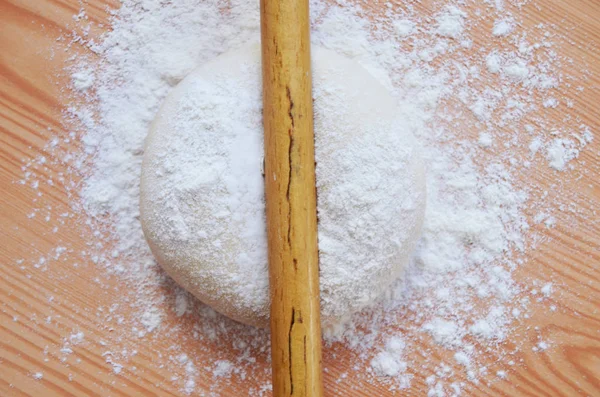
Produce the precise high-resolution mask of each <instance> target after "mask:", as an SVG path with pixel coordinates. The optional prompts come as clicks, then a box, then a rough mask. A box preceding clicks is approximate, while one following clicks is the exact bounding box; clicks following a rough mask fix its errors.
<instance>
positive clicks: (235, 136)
mask: <svg viewBox="0 0 600 397" xmlns="http://www.w3.org/2000/svg"><path fill="white" fill-rule="evenodd" d="M313 76H314V77H313V85H314V89H313V96H314V109H315V149H316V162H317V169H316V170H317V193H318V217H319V224H318V227H319V235H318V238H319V260H320V283H321V284H320V285H321V316H322V321H323V326H324V327H325V329H327V328H328V327H332V326H335V325H336V324H338V323H339V322H340V321H342V320H344V319H345V318H347V317H348V316H350V315H351V314H353V313H355V312H357V311H359V310H361V309H363V308H364V307H365V306H367V305H369V304H370V303H372V302H373V301H375V300H376V299H377V298H378V297H379V296H380V295H381V294H382V292H384V291H385V290H386V289H387V288H389V287H390V285H391V284H392V283H393V282H394V281H395V280H397V279H398V277H400V276H401V275H402V273H403V269H404V268H405V266H406V265H407V263H408V261H409V259H410V256H411V253H412V251H413V249H414V247H415V244H416V242H417V240H418V239H419V236H420V233H421V227H422V223H423V214H424V206H425V177H424V170H423V163H422V160H421V158H420V151H419V149H418V146H417V144H416V142H415V139H414V137H413V134H412V128H413V127H411V124H410V122H409V121H408V120H407V117H406V116H405V115H404V116H403V115H400V114H398V110H397V108H396V106H395V101H394V99H393V98H392V97H391V96H390V93H389V92H388V91H387V90H386V89H385V88H384V87H383V86H382V85H381V84H380V83H379V82H378V81H377V80H376V79H375V78H373V77H372V76H371V75H370V74H369V73H368V72H367V71H366V70H365V69H363V68H362V67H361V66H360V65H359V64H358V63H356V62H354V61H352V60H349V59H346V58H344V57H342V56H339V55H337V54H335V53H332V52H330V51H327V50H323V49H319V48H314V49H313ZM261 84H262V83H261V68H260V48H259V47H258V46H256V45H254V46H248V47H245V48H242V49H239V50H235V51H232V52H229V53H226V54H224V55H221V56H219V57H218V58H216V59H215V60H213V61H212V62H209V63H207V64H205V65H203V66H201V67H200V68H199V69H197V70H195V71H194V72H193V73H191V74H190V75H189V76H188V77H187V78H186V79H185V80H183V81H182V82H181V83H180V84H179V85H178V86H177V87H176V88H175V89H174V90H173V91H172V92H171V93H170V95H169V96H168V97H167V99H166V101H165V103H164V104H163V106H162V108H161V109H160V111H159V112H158V114H157V115H156V118H155V120H154V122H153V124H152V128H151V131H150V134H149V135H148V137H147V141H146V147H145V153H144V160H143V166H142V178H141V199H140V207H141V221H142V226H143V230H144V234H145V236H146V239H147V240H148V243H149V245H150V248H151V249H152V252H153V253H154V255H155V257H156V258H157V260H158V262H159V263H160V264H161V265H162V267H163V268H164V269H165V271H166V272H167V273H168V274H169V275H170V276H171V277H173V278H174V279H175V280H176V281H177V282H178V283H179V284H180V285H182V286H183V287H184V288H185V289H187V290H188V291H189V292H191V293H192V294H193V295H195V296H196V297H197V298H198V299H200V300H201V301H202V302H204V303H206V304H208V305H210V306H212V307H213V308H214V309H215V310H217V311H219V312H221V313H223V314H225V315H227V316H229V317H231V318H233V319H235V320H237V321H240V322H242V323H246V324H252V325H256V326H260V327H266V326H267V325H268V317H269V285H268V264H267V237H266V219H265V203H264V190H263V189H264V185H263V183H264V182H263V174H262V166H263V130H262V115H261V112H262V99H261V90H262V88H261Z"/></svg>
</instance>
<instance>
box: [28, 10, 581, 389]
mask: <svg viewBox="0 0 600 397" xmlns="http://www.w3.org/2000/svg"><path fill="white" fill-rule="evenodd" d="M338 3H339V4H340V5H331V6H328V5H326V4H325V2H323V1H320V0H315V1H312V2H311V6H312V15H313V36H312V39H313V42H314V43H315V44H318V45H320V46H322V47H325V48H328V49H331V50H334V51H337V52H339V53H341V54H344V55H346V56H349V57H352V58H354V59H356V60H357V61H358V62H360V63H361V64H362V65H363V66H364V67H365V68H367V69H368V70H369V71H370V72H371V73H372V74H373V75H374V76H375V77H376V78H377V79H378V80H380V81H381V82H382V84H384V85H385V86H386V87H388V88H389V89H390V90H391V91H392V92H393V94H394V96H395V98H396V99H397V101H398V106H399V108H400V110H401V112H402V113H404V114H406V115H409V116H407V117H410V122H411V123H412V124H414V125H415V126H417V127H418V128H417V129H418V130H419V131H420V136H418V138H419V140H420V141H421V144H422V145H423V146H424V147H425V157H426V161H427V163H428V180H427V188H428V197H427V213H426V220H425V230H424V234H423V238H422V240H421V243H420V245H419V248H418V250H417V252H416V254H415V257H414V260H413V263H412V265H411V267H410V269H409V271H408V274H407V277H406V280H403V281H402V282H400V283H398V285H396V286H395V287H394V288H393V289H392V290H391V291H390V292H389V293H388V294H387V296H386V298H385V299H384V300H383V302H381V304H380V305H379V306H378V307H377V308H375V309H373V310H371V311H369V312H368V313H363V314H362V315H357V316H356V318H355V320H354V322H353V323H352V324H351V325H350V326H348V327H347V328H346V329H343V330H340V334H339V336H338V339H337V341H339V342H341V343H343V344H344V345H345V346H346V348H348V349H352V350H353V351H355V352H356V354H357V356H358V357H359V361H358V362H357V363H356V365H354V366H351V367H352V370H351V374H346V375H345V376H341V377H340V379H337V381H338V382H344V380H345V379H346V378H352V379H354V381H356V380H357V379H358V380H361V379H363V380H369V381H373V380H374V381H376V382H384V383H386V384H387V385H388V386H389V387H390V389H395V388H408V387H411V380H412V378H413V377H415V376H419V374H420V373H421V372H422V371H423V370H424V368H426V369H427V370H428V371H429V372H431V373H433V375H431V376H429V377H428V378H427V379H426V384H427V385H428V388H429V391H430V395H433V396H437V395H440V396H442V395H458V394H460V392H461V390H463V389H464V388H465V387H466V386H465V384H464V383H460V382H456V381H454V380H453V374H454V372H453V371H454V370H456V368H455V369H454V370H452V369H451V368H450V367H449V366H448V365H450V364H449V363H445V362H443V361H439V360H437V359H434V358H431V359H430V361H428V362H427V364H426V365H425V367H424V368H421V367H417V368H413V367H412V366H411V361H410V360H411V358H410V356H411V355H413V354H415V352H416V350H415V349H420V348H419V347H418V346H419V341H420V340H421V339H426V340H429V339H428V338H431V340H433V342H434V343H436V344H439V345H440V349H443V350H444V349H445V350H448V351H450V352H452V357H453V359H454V361H455V363H453V364H456V365H457V366H458V368H460V370H461V371H463V373H464V375H465V376H466V378H467V379H468V380H469V381H471V382H478V381H479V379H480V378H483V377H488V378H489V377H490V375H489V374H496V377H497V378H498V379H506V378H508V379H510V375H509V372H510V368H509V367H510V365H512V364H508V367H507V366H502V365H504V364H498V365H499V366H498V367H497V368H487V367H484V366H481V365H480V364H478V360H479V357H480V354H481V353H484V352H485V354H486V356H488V357H489V356H493V357H498V359H499V360H500V358H502V357H504V356H505V352H504V351H503V348H502V347H501V345H500V342H502V341H505V340H506V339H507V338H519V336H512V334H511V331H512V328H513V326H514V325H515V323H516V322H519V321H526V320H527V318H528V311H529V310H530V306H531V305H532V304H534V303H533V302H532V301H535V299H536V298H535V297H534V298H530V297H529V296H528V295H525V296H523V293H524V292H528V291H524V290H523V289H528V290H529V289H530V287H527V286H523V285H522V284H521V285H517V283H516V282H515V281H514V279H513V276H512V273H513V271H514V270H515V269H517V268H518V267H519V265H521V264H522V263H523V259H522V258H523V255H522V254H523V253H524V252H526V251H527V250H530V249H532V248H531V246H532V244H533V239H532V236H531V235H529V234H530V225H529V224H528V221H527V218H526V217H525V216H524V211H525V210H526V209H527V208H528V206H534V207H535V208H536V210H537V211H540V213H542V215H541V217H540V218H539V222H548V223H546V225H547V226H548V227H552V226H553V225H554V222H555V221H554V220H552V219H553V218H552V215H551V214H552V211H553V209H552V203H549V202H547V201H545V202H544V204H541V201H540V204H538V203H535V202H533V200H535V199H536V198H537V197H540V196H541V195H540V194H539V192H538V191H537V189H536V188H535V187H532V188H529V189H524V188H519V186H520V182H519V178H523V170H526V169H527V168H529V167H531V166H532V164H538V166H540V167H541V166H550V167H552V168H553V169H555V170H568V169H570V167H572V166H573V164H575V161H574V160H575V159H577V157H578V156H579V153H580V152H581V151H582V150H583V149H584V148H585V146H586V145H587V144H588V143H589V142H590V141H591V140H592V133H591V132H590V131H589V129H588V128H587V127H586V126H585V125H581V123H580V122H576V123H575V122H574V123H569V122H568V120H567V121H564V122H562V123H561V124H557V125H550V124H549V122H548V121H547V117H545V116H544V115H545V113H544V111H545V110H553V109H555V107H556V108H558V109H565V108H566V107H572V105H571V106H569V104H568V103H563V101H558V100H552V98H554V97H556V96H559V97H560V91H558V90H559V89H560V88H561V87H564V84H563V83H562V80H563V77H564V76H562V75H561V74H560V73H559V72H558V70H559V67H560V66H561V64H562V62H566V61H565V60H564V59H563V58H562V57H560V56H559V55H558V54H557V52H556V51H555V50H554V49H553V37H552V34H551V33H547V34H544V33H545V32H546V30H545V28H544V27H543V26H539V27H538V28H536V29H537V30H539V31H538V32H533V33H538V34H537V35H536V36H535V37H541V38H540V39H538V40H535V41H532V40H533V39H529V36H528V35H527V34H526V32H524V31H522V29H520V28H519V26H520V25H519V14H518V13H517V12H512V13H511V11H515V10H517V9H516V8H515V9H513V8H512V7H510V8H509V7H508V5H506V4H505V3H504V2H502V1H499V0H497V1H495V2H491V1H490V2H488V3H489V4H490V5H491V6H493V8H487V6H485V7H483V8H480V9H479V10H480V11H481V10H484V12H485V13H486V15H489V17H490V18H492V19H491V21H495V22H494V23H493V28H492V31H490V32H489V35H491V36H493V38H494V39H493V43H494V44H493V45H491V46H490V44H489V43H483V44H477V43H476V41H475V40H474V39H475V37H473V36H472V35H471V33H470V30H471V29H472V28H473V27H474V26H476V24H477V23H478V21H480V20H481V19H480V13H478V12H475V11H474V10H475V9H476V8H477V7H471V8H469V7H464V6H461V5H460V4H461V2H455V3H454V2H453V5H448V3H449V2H447V1H437V2H435V7H434V12H433V14H432V15H431V16H430V17H431V19H430V18H429V16H424V15H421V14H419V13H418V12H417V11H415V10H414V9H413V8H412V7H411V6H407V7H406V8H400V6H396V5H392V4H391V3H390V5H389V7H387V9H386V11H383V12H382V14H381V15H379V16H378V18H373V19H371V18H370V17H369V15H370V14H369V12H370V11H366V10H361V9H360V8H359V7H358V6H357V5H354V2H346V1H341V2H338ZM82 16H85V11H82V12H81V13H80V14H79V17H78V19H79V20H80V22H79V23H80V24H81V26H80V28H79V31H80V33H79V34H77V40H80V41H83V42H85V43H87V45H88V46H89V48H90V49H91V50H92V51H93V52H95V53H96V54H97V55H98V56H99V58H100V62H96V61H87V60H85V59H80V60H78V61H77V62H76V63H75V65H74V66H73V70H72V77H73V88H74V89H75V90H76V91H77V92H79V93H80V94H81V95H82V96H83V97H84V98H87V102H85V103H84V104H82V102H81V101H82V97H80V98H79V99H78V102H74V104H73V107H71V108H70V109H69V110H68V114H69V118H70V120H71V121H73V123H74V125H75V124H78V125H80V128H79V133H80V134H81V136H82V142H83V150H84V153H83V154H81V155H79V154H78V155H75V156H72V157H70V158H67V159H66V161H68V162H69V163H70V164H71V165H73V166H74V167H76V168H78V169H79V172H81V173H82V174H83V175H85V178H84V183H83V188H82V189H81V201H80V202H76V203H74V207H75V208H76V209H77V208H83V209H84V210H85V211H86V214H87V215H88V216H89V225H90V227H91V228H92V230H93V231H94V233H95V238H96V240H95V241H94V242H91V243H90V253H89V258H88V257H84V258H80V259H79V260H80V261H83V260H90V259H91V260H92V261H93V262H94V263H97V264H98V265H99V266H104V267H105V268H106V270H107V272H109V273H111V274H118V275H119V276H120V277H121V278H122V279H123V283H127V285H128V286H129V287H130V288H132V289H133V290H134V291H135V292H134V294H133V295H132V296H133V297H135V298H136V300H135V302H134V306H135V307H136V308H137V310H138V313H139V316H137V317H135V318H123V317H122V316H118V315H117V314H115V315H114V319H115V321H117V319H118V321H119V322H116V323H115V325H114V326H115V328H117V329H119V330H120V332H122V333H127V334H128V335H134V336H138V337H140V338H144V337H146V338H147V337H148V335H158V337H160V336H161V335H166V334H168V333H169V332H171V330H170V329H168V328H167V327H166V326H165V325H164V324H163V319H164V318H166V317H167V316H169V313H170V312H174V313H175V314H174V315H176V316H178V317H180V316H187V315H189V316H196V318H197V320H196V321H197V325H196V326H195V327H194V329H193V332H192V334H193V337H194V338H196V339H201V340H207V341H211V343H214V344H215V345H216V346H224V345H228V346H232V347H233V348H234V350H235V351H236V352H239V357H238V358H237V359H236V361H235V362H231V361H223V360H218V359H217V358H215V359H214V360H213V359H212V358H207V357H197V358H192V357H187V356H185V359H180V360H178V359H172V360H167V359H165V362H164V365H168V366H169V368H171V371H172V372H177V373H178V374H179V375H178V376H174V377H173V379H172V381H173V382H174V383H175V384H177V385H179V386H178V387H179V388H180V389H181V391H182V392H184V393H187V394H191V393H194V392H200V391H201V390H198V389H197V387H196V384H197V382H196V381H195V379H196V377H197V376H198V374H199V372H200V371H206V372H208V373H211V372H212V374H213V376H214V390H218V387H219V384H220V383H219V382H221V380H223V379H225V381H224V383H223V384H225V383H227V378H229V377H231V376H234V375H235V376H236V377H238V378H239V379H244V378H245V377H246V376H247V374H248V373H249V371H257V369H256V365H254V364H253V363H254V361H255V360H254V359H253V357H252V355H253V354H262V355H264V354H266V353H265V352H266V351H268V344H267V338H266V335H265V334H264V333H262V332H260V331H257V330H253V329H251V328H247V327H243V326H241V325H237V324H234V323H233V322H231V321H228V320H227V319H224V318H222V317H220V316H219V315H216V314H215V313H214V312H213V311H212V310H210V309H208V308H206V307H204V306H202V305H200V304H198V303H197V302H196V301H194V300H193V299H191V298H190V297H189V296H188V295H187V294H186V293H184V292H182V291H181V290H179V289H177V288H176V287H174V285H173V284H172V282H170V281H169V280H166V279H165V277H164V275H163V274H162V272H161V271H160V269H159V268H158V266H157V265H156V263H155V262H154V261H153V258H152V256H151V255H150V252H149V250H148V247H147V246H146V243H145V241H144V239H143V236H142V232H141V228H140V224H139V221H138V216H139V209H138V201H139V177H140V165H141V157H142V148H143V141H144V138H145V136H146V134H147V131H148V126H149V123H150V122H151V120H152V119H153V117H154V114H155V113H156V111H157V109H158V107H159V105H160V104H161V101H162V100H163V98H164V97H165V95H166V94H167V93H168V92H169V91H170V90H171V89H172V87H173V86H174V85H176V84H177V83H178V82H179V81H180V80H181V79H182V78H183V77H184V76H185V75H186V74H187V73H188V72H190V71H191V70H192V69H194V68H195V67H196V66H197V65H198V64H201V63H203V62H206V61H207V60H210V59H212V58H213V57H215V56H216V55H218V54H220V53H222V52H224V51H226V50H229V49H231V48H236V47H238V46H240V45H242V44H244V43H246V42H248V41H255V40H256V38H257V37H259V27H258V20H259V19H258V17H259V14H258V8H257V4H255V3H253V2H247V1H241V0H234V1H231V2H229V5H228V7H222V3H221V2H220V1H216V0H210V1H197V0H180V1H177V2H164V1H160V0H138V1H125V2H124V3H123V5H122V7H121V9H120V10H119V11H116V13H115V17H114V18H113V19H112V22H111V23H112V29H111V30H110V32H109V33H106V34H105V35H104V36H103V37H101V38H100V39H97V40H94V39H89V38H87V37H86V34H85V32H86V31H87V29H88V24H89V22H87V21H86V20H85V18H83V17H82ZM373 21H376V22H373ZM490 26H491V24H490ZM81 32H83V33H81ZM533 33H532V34H531V35H532V36H534V35H533ZM539 33H541V34H539ZM569 87H570V86H569ZM74 138H75V134H73V135H72V136H70V137H66V138H65V137H63V138H62V139H64V140H65V142H68V141H69V140H71V139H74ZM57 147H60V141H58V140H53V141H52V142H51V143H50V144H49V146H48V150H49V152H50V153H52V151H53V150H55V149H56V148H57ZM520 148H525V149H524V150H521V149H520ZM86 159H90V160H91V163H90V165H87V163H86V162H85V160H86ZM43 162H45V159H44V161H43ZM43 162H42V160H41V159H37V160H36V161H34V162H30V163H28V164H26V165H25V167H24V172H26V174H25V178H24V180H23V183H27V184H29V185H31V186H33V188H35V187H37V183H39V182H40V181H39V180H38V179H37V177H36V175H35V173H32V172H30V171H28V169H30V168H32V169H37V168H38V167H39V166H40V165H41V164H43ZM42 182H44V181H42ZM48 183H50V182H48ZM533 183H534V182H533V181H531V184H533ZM67 186H68V185H67ZM530 186H533V185H530ZM69 189H76V187H74V186H72V187H69ZM544 197H545V196H544ZM38 213H40V216H41V215H42V214H45V213H46V212H45V211H43V210H42V209H34V211H33V212H32V217H33V216H36V214H38ZM48 216H49V215H48ZM539 222H538V223H539ZM111 242H114V243H115V245H114V249H113V250H112V251H110V252H107V251H106V249H104V248H103V247H104V246H110V244H111ZM94 244H97V247H96V248H94ZM65 255H66V254H65ZM74 255H75V254H73V256H74ZM40 266H44V267H46V266H48V265H47V264H45V263H41V265H40ZM540 285H543V287H539V288H542V290H541V291H542V292H541V297H542V298H541V299H542V300H543V299H547V298H548V297H549V296H550V295H551V293H552V290H553V288H552V284H548V283H543V284H540ZM164 286H166V287H168V288H169V289H170V290H171V291H173V293H172V294H170V295H168V296H165V293H164V292H161V291H162V290H160V289H159V288H161V287H164ZM532 295H535V294H533V293H532ZM165 300H166V301H167V302H172V307H171V308H169V307H165V306H166V305H165V304H164V302H165ZM117 312H118V310H117ZM400 329H401V330H402V331H399V330H400ZM82 335H83V334H82ZM86 340H87V339H86ZM140 340H143V339H140ZM82 341H83V338H82ZM223 341H227V342H223ZM329 342H330V343H332V344H336V342H335V341H329ZM516 344H517V346H518V345H519V343H518V341H517V343H516ZM548 346H549V345H548V343H547V342H546V341H540V342H539V344H538V345H537V349H538V350H539V351H542V350H544V349H546V348H548ZM73 348H75V347H74V346H73ZM185 349H186V347H185V345H184V344H182V345H174V346H173V349H172V350H173V351H174V352H180V353H184V352H185ZM256 352H259V353H256ZM173 354H175V353H173ZM324 354H325V356H326V357H327V355H328V354H329V350H328V349H327V348H326V349H325V353H324ZM111 357H112V356H111ZM130 357H131V355H128V354H123V355H121V356H119V357H118V360H119V361H118V363H119V364H116V365H117V366H115V364H114V363H113V364H112V365H111V363H108V364H109V365H111V368H112V369H114V371H115V372H117V368H118V372H120V371H121V366H122V367H123V368H127V365H128V363H127V361H128V359H129V358H130ZM114 359H115V360H116V359H117V358H116V357H115V358H114ZM111 360H112V359H111ZM111 362H112V361H111ZM499 362H501V361H499ZM511 362H512V361H511ZM161 365H163V364H161ZM258 371H259V372H258V375H256V372H254V373H255V377H256V379H261V380H262V381H263V382H264V383H265V385H267V386H265V387H263V388H259V389H252V390H248V393H256V394H262V393H263V392H268V380H269V378H268V371H269V370H268V366H265V367H264V368H262V367H261V369H259V370H258ZM34 377H36V378H38V376H37V375H34ZM38 379H41V375H40V376H39V378H38Z"/></svg>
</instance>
